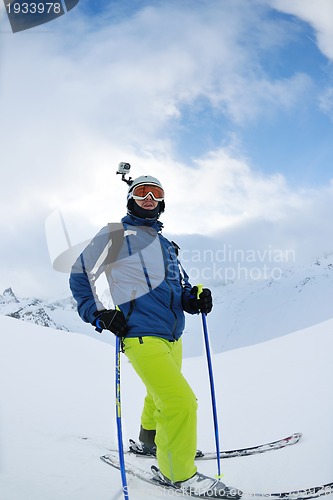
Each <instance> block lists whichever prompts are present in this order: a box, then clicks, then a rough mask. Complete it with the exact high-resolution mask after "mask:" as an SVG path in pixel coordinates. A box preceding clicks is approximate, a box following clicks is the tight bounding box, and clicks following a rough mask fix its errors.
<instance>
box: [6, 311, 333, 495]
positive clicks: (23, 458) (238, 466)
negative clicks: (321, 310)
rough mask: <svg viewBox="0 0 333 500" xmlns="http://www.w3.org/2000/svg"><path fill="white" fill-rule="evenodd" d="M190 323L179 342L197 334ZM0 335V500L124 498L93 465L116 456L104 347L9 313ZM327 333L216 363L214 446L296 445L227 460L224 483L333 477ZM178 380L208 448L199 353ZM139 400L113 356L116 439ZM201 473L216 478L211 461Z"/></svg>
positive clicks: (128, 373) (107, 471) (138, 486)
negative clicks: (194, 400) (185, 383)
mask: <svg viewBox="0 0 333 500" xmlns="http://www.w3.org/2000/svg"><path fill="white" fill-rule="evenodd" d="M196 321H197V323H196V329H195V330H194V327H193V329H192V331H191V333H190V332H187V333H185V335H188V336H189V335H194V336H197V337H198V338H199V337H200V336H202V332H201V323H200V318H199V317H196ZM208 323H209V317H208ZM0 327H1V329H0V351H1V365H0V379H1V403H0V443H1V448H0V450H1V451H0V499H1V500H92V499H93V498H97V499H98V500H116V499H121V498H122V492H121V480H120V474H119V471H117V470H114V469H113V468H111V467H109V466H107V465H105V464H104V463H103V462H101V461H100V460H99V457H100V455H102V454H105V453H107V451H108V448H115V447H116V445H115V443H116V431H115V404H114V397H115V396H114V347H113V345H111V344H107V343H105V342H97V341H96V339H95V336H94V333H93V329H92V336H91V337H89V336H87V335H81V334H75V333H72V334H69V333H67V332H64V331H59V330H54V329H52V328H46V327H42V326H37V325H34V324H31V323H26V322H23V321H17V320H16V319H14V318H10V317H6V316H0ZM332 331H333V319H328V320H327V321H324V322H322V323H318V324H315V325H312V326H310V327H308V328H306V329H304V330H301V331H296V332H293V333H290V334H288V335H284V336H283V337H280V338H276V339H273V340H269V341H267V342H261V343H259V344H256V345H252V346H246V347H242V348H239V349H235V350H229V351H227V352H224V353H218V354H214V355H213V367H214V374H215V386H216V392H217V405H218V415H219V424H220V435H221V447H222V448H224V449H228V448H234V447H242V446H247V445H248V446H251V445H256V444H259V443H262V442H267V441H270V440H273V439H278V438H280V437H284V436H286V435H288V434H291V433H293V432H297V431H301V432H303V438H302V440H301V442H300V443H299V444H297V445H295V446H291V447H288V448H284V449H282V450H278V451H272V452H267V453H265V454H262V455H257V456H253V457H243V458H233V459H229V460H224V461H223V462H222V472H223V474H224V478H223V479H224V481H225V482H226V483H227V484H231V485H234V486H237V487H239V488H241V489H243V490H245V491H258V490H259V491H272V490H280V489H282V490H287V491H289V490H295V489H299V488H304V487H311V486H315V485H317V484H321V483H326V482H329V481H332V480H333V452H332V444H333V426H332V420H333V401H332V397H331V384H332V380H333V364H332V363H331V353H332V346H333V337H332ZM184 373H185V375H186V377H187V378H188V380H189V382H190V384H191V385H192V387H193V388H194V390H195V392H196V394H197V397H198V401H199V414H198V417H199V422H198V424H199V425H198V447H199V448H201V449H204V450H207V449H208V450H214V433H213V424H212V417H211V406H210V394H209V385H208V376H207V368H206V361H205V358H204V356H198V357H192V358H187V359H185V360H184ZM143 396H144V388H143V386H142V383H141V381H140V380H139V379H138V377H137V376H136V374H135V373H134V372H133V370H132V367H131V366H130V364H129V363H128V362H127V360H126V358H125V356H122V404H123V412H122V416H123V426H124V440H125V442H126V440H127V439H128V438H129V437H134V438H136V437H137V431H138V427H139V419H140V412H141V405H142V400H143ZM138 460H140V459H138ZM140 463H142V461H141V462H140ZM198 466H199V470H201V471H202V472H204V473H207V474H211V475H214V474H215V473H216V463H215V462H214V461H207V462H198ZM128 483H129V492H130V498H131V499H135V500H146V499H147V498H163V497H167V496H171V495H170V492H169V493H166V492H161V491H158V490H157V489H156V488H155V487H154V486H149V485H147V484H144V483H142V482H140V481H139V480H138V479H136V478H132V477H130V476H128Z"/></svg>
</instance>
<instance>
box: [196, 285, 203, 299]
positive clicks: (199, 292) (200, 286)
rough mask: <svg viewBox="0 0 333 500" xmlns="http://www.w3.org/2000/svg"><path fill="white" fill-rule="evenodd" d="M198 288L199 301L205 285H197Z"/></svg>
mask: <svg viewBox="0 0 333 500" xmlns="http://www.w3.org/2000/svg"><path fill="white" fill-rule="evenodd" d="M197 288H198V291H197V299H198V298H199V297H200V294H201V292H202V289H203V284H202V283H200V284H199V285H197Z"/></svg>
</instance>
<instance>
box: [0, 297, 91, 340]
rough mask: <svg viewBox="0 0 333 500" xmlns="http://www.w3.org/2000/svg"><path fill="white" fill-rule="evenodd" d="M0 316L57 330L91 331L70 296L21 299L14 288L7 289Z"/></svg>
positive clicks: (1, 304)
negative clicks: (79, 315) (78, 313)
mask: <svg viewBox="0 0 333 500" xmlns="http://www.w3.org/2000/svg"><path fill="white" fill-rule="evenodd" d="M0 314H4V315H6V316H10V317H12V318H15V319H19V320H22V321H27V322H29V323H35V324H36V325H40V326H46V327H50V328H55V329H56V330H64V331H67V332H73V331H77V332H80V333H89V332H90V331H91V327H90V326H89V325H85V323H83V322H82V321H81V319H80V318H79V317H78V315H77V311H76V302H75V300H74V299H73V298H72V297H69V296H68V297H64V298H58V299H41V298H37V297H29V298H21V297H17V296H16V295H15V293H14V291H13V290H12V288H7V289H6V290H5V291H4V292H3V293H2V295H0Z"/></svg>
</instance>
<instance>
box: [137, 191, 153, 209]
mask: <svg viewBox="0 0 333 500" xmlns="http://www.w3.org/2000/svg"><path fill="white" fill-rule="evenodd" d="M135 203H137V204H138V205H139V207H141V208H143V209H144V210H154V208H156V207H157V205H158V201H155V200H154V199H153V197H152V196H151V195H150V194H148V196H147V197H146V198H145V199H144V200H135Z"/></svg>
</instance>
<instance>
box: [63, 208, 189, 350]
mask: <svg viewBox="0 0 333 500" xmlns="http://www.w3.org/2000/svg"><path fill="white" fill-rule="evenodd" d="M115 226H116V227H115ZM162 227H163V225H162V223H161V222H160V221H157V220H153V219H141V218H139V217H135V216H132V215H127V216H126V217H124V218H123V219H122V221H121V223H119V224H117V225H115V224H108V225H107V226H105V227H104V228H102V229H101V231H100V232H99V233H98V234H97V235H96V236H95V237H94V238H93V239H92V241H91V242H90V243H89V245H88V246H87V247H86V248H85V250H84V251H83V252H82V253H81V255H80V256H79V257H78V259H77V260H76V262H75V263H74V265H73V267H72V271H71V275H70V280H69V282H70V288H71V291H72V294H73V297H74V298H75V300H76V302H77V307H78V313H79V315H80V317H81V318H82V319H83V320H84V321H85V322H87V323H91V324H94V322H95V320H96V315H97V314H98V311H101V310H104V309H105V307H104V305H103V304H102V302H101V301H100V299H99V297H98V295H97V293H96V287H95V282H96V280H97V278H98V277H99V276H100V275H101V274H102V273H103V272H104V273H105V275H106V278H107V281H108V285H109V288H110V293H111V296H112V299H113V302H114V304H115V305H117V306H118V307H119V308H120V309H121V311H122V312H123V314H124V316H125V319H126V322H127V326H128V332H127V336H128V337H141V336H146V335H153V336H158V337H162V338H165V339H167V340H170V341H173V340H178V339H179V337H180V336H181V335H182V333H183V330H184V326H185V317H184V311H186V312H188V313H190V314H195V313H197V310H193V308H191V305H190V300H189V299H190V290H191V288H192V286H191V284H190V283H189V278H188V275H187V274H186V272H185V271H184V269H183V268H182V266H181V264H180V262H179V260H178V251H177V250H178V247H177V245H176V244H175V243H173V242H170V241H169V240H167V239H166V238H165V237H164V236H163V235H162V234H161V231H162Z"/></svg>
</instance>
